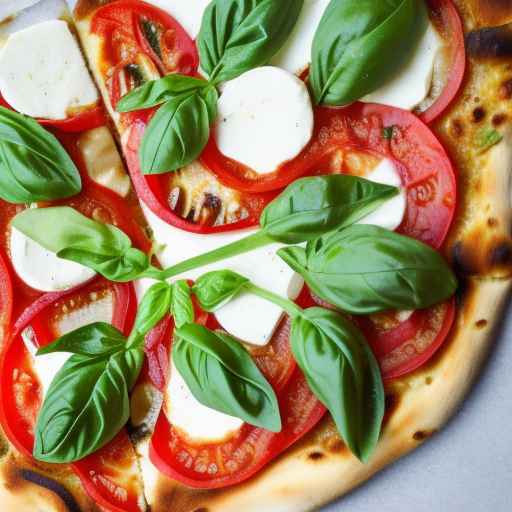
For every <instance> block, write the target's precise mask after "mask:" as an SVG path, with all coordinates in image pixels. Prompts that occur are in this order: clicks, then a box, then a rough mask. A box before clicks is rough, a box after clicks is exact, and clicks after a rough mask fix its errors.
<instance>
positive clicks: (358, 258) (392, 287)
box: [278, 225, 457, 315]
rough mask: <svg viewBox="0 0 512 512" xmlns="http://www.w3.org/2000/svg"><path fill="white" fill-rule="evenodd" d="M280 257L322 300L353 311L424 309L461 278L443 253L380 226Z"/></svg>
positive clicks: (284, 252)
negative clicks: (456, 275) (456, 276)
mask: <svg viewBox="0 0 512 512" xmlns="http://www.w3.org/2000/svg"><path fill="white" fill-rule="evenodd" d="M278 254H279V256H280V257H281V258H282V259H283V260H284V261H285V262H286V263H287V264H288V265H290V267H291V268H293V269H294V270H295V271H296V272H298V273H299V274H300V275H301V276H302V277H303V278H304V280H305V281H306V283H307V284H308V285H309V287H310V288H311V290H312V291H313V292H314V293H315V294H316V295H318V296H319V297H320V298H322V299H323V300H325V301H327V302H329V303H330V304H333V305H334V306H337V307H338V308H340V309H342V310H343V311H347V312H349V313H352V314H359V315H363V314H369V313H376V312H379V311H385V310H388V309H401V310H404V309H405V310H407V309H423V308H428V307H430V306H432V305H434V304H437V303H439V302H442V301H444V300H446V299H448V298H449V297H451V296H452V295H453V293H454V292H455V290H456V288H457V280H456V278H455V275H454V274H453V272H452V271H451V269H450V267H449V266H448V265H447V264H446V262H445V261H444V259H443V257H442V256H441V254H439V253H438V252H436V251H435V250H433V249H432V248H431V247H429V246H427V245H425V244H423V243H421V242H418V241H417V240H414V239H412V238H408V237H405V236H402V235H398V234H397V233H394V232H392V231H387V230H386V229H383V228H380V227H377V226H365V225H354V226H350V227H348V228H346V229H344V230H342V231H340V232H336V233H333V234H330V235H326V236H325V237H322V238H320V239H318V240H317V241H315V242H311V243H309V244H308V248H307V250H304V249H302V248H299V247H293V248H284V249H280V250H279V252H278Z"/></svg>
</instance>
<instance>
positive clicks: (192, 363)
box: [172, 324, 281, 432]
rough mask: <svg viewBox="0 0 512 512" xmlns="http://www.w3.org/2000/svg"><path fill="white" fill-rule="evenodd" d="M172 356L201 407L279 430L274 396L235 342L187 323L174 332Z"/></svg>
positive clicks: (244, 351)
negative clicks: (174, 339) (204, 406)
mask: <svg viewBox="0 0 512 512" xmlns="http://www.w3.org/2000/svg"><path fill="white" fill-rule="evenodd" d="M172 357H173V361H174V364H175V365H176V368H177V369H178V371H179V372H180V374H181V376H182V377H183V379H184V380H185V382H186V383H187V385H188V387H189V388H190V391H191V392H192V394H193V395H194V397H195V398H196V399H197V400H198V401H199V402H201V403H202V404H203V405H206V406H207V407H210V408H212V409H215V410H217V411H220V412H223V413H225V414H229V415H231V416H235V417H237V418H240V419H242V420H244V421H245V422H247V423H250V424H251V425H255V426H257V427H262V428H266V429H267V430H271V431H272V432H279V431H280V430H281V416H280V413H279V404H278V403H277V397H276V394H275V393H274V390H273V389H272V387H271V386H270V384H269V383H268V382H267V380H266V379H265V377H264V376H263V375H262V373H261V372H260V370H259V369H258V367H257V366H256V364H255V363H254V361H253V360H252V358H251V356H250V355H249V353H248V352H247V350H246V349H245V348H244V347H243V346H242V345H241V344H240V342H239V341H237V340H235V339H234V338H232V337H231V336H229V335H227V334H224V333H221V332H212V331H209V330H208V329H206V327H203V326H201V325H197V324H187V325H185V326H184V327H182V328H181V329H178V330H177V331H176V341H175V342H174V345H173V352H172Z"/></svg>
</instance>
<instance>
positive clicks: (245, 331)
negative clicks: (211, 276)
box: [143, 205, 303, 345]
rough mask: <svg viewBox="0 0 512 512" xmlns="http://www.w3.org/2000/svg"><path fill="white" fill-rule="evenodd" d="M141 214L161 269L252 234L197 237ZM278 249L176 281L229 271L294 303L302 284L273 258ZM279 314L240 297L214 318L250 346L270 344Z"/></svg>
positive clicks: (210, 267)
mask: <svg viewBox="0 0 512 512" xmlns="http://www.w3.org/2000/svg"><path fill="white" fill-rule="evenodd" d="M143 211H144V213H145V215H146V219H147V220H148V223H149V225H150V227H151V229H152V230H153V233H154V235H155V238H156V240H157V241H158V242H159V243H163V244H165V249H164V250H163V251H162V252H161V253H159V254H158V258H159V260H160V262H161V263H162V265H163V266H164V268H165V267H170V266H171V265H173V264H175V263H179V262H180V261H183V260H185V259H188V258H190V257H192V256H197V255H199V254H203V253H205V252H208V251H211V250H213V249H216V248H217V247H221V246H223V245H226V244H228V243H231V242H234V241H236V240H238V239H240V238H242V237H244V236H247V235H249V234H250V233H253V232H254V230H245V231H242V232H235V233H221V234H216V235H197V234H193V233H188V232H186V231H182V230H180V229H177V228H174V227H172V226H170V225H169V224H167V223H166V222H164V221H163V220H161V219H159V218H158V217H157V216H156V215H155V214H153V213H152V212H150V211H149V209H148V208H147V207H145V206H144V205H143ZM279 247H281V246H280V245H279V244H272V245H268V246H266V247H262V248H260V249H256V250H254V251H251V252H249V253H246V254H243V255H240V256H236V257H234V258H229V259H227V260H224V261H221V262H218V263H214V264H211V265H207V266H205V267H201V268H200V269H197V270H194V271H192V272H187V273H185V274H183V275H182V276H180V277H186V278H190V279H195V278H196V277H198V276H200V275H202V274H204V273H206V272H209V271H211V270H222V269H225V268H229V269H231V270H233V271H235V272H238V273H240V274H242V275H244V276H246V277H248V278H249V279H251V280H252V281H253V282H254V283H255V284H257V285H258V286H261V287H263V288H266V289H268V290H270V291H272V292H274V293H277V294H279V295H282V296H284V297H286V296H288V297H290V298H291V299H295V298H296V297H297V296H298V295H299V293H300V289H301V287H302V283H303V282H302V280H301V279H300V278H299V277H298V276H297V274H295V272H293V270H291V269H290V267H288V265H286V263H284V262H283V260H281V259H280V258H279V257H278V256H277V254H276V251H277V249H278V248H279ZM282 314H283V312H282V310H281V308H280V307H278V306H276V305H275V304H272V303H271V302H268V301H266V300H264V299H261V298H260V297H256V296H255V295H249V294H241V295H240V296H239V297H237V298H235V299H233V300H232V301H231V302H230V303H229V304H226V305H225V306H223V307H222V308H221V309H219V310H218V311H217V313H216V317H217V320H218V321H219V323H220V324H221V325H222V327H224V329H226V331H228V332H229V333H231V334H232V335H233V336H236V337H237V338H240V339H242V340H244V341H247V342H249V343H252V344H254V345H264V344H266V343H267V342H268V341H269V340H270V338H271V336H272V333H273V331H274V330H275V327H276V326H277V323H278V322H279V320H280V319H281V316H282Z"/></svg>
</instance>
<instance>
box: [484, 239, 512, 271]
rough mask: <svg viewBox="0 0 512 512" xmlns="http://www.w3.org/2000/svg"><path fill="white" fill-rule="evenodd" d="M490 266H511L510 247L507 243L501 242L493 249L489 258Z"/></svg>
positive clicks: (511, 255) (511, 253) (511, 250)
mask: <svg viewBox="0 0 512 512" xmlns="http://www.w3.org/2000/svg"><path fill="white" fill-rule="evenodd" d="M489 260H490V264H491V265H492V266H494V265H498V266H501V265H511V264H512V247H511V245H510V243H509V242H501V243H499V244H498V245H497V246H496V247H494V248H493V249H492V251H491V254H490V256H489Z"/></svg>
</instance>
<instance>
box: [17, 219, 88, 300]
mask: <svg viewBox="0 0 512 512" xmlns="http://www.w3.org/2000/svg"><path fill="white" fill-rule="evenodd" d="M10 256H11V261H12V265H13V267H14V270H15V271H16V274H18V276H19V278H20V279H22V280H23V281H24V282H25V283H26V284H28V285H29V286H30V287H32V288H35V289H36V290H40V291H43V292H56V291H63V290H70V289H71V288H74V287H76V286H78V285H80V284H82V283H85V282H86V281H88V280H89V279H92V278H93V277H94V276H95V275H96V272H94V270H91V269H90V268H88V267H85V266H83V265H80V264H79V263H75V262H74V261H69V260H65V259H63V258H59V257H58V256H57V255H56V254H55V253H53V252H51V251H48V250H46V249H45V248H44V247H43V246H42V245H40V244H38V243H37V242H35V241H34V240H32V239H30V238H28V237H27V236H25V235H24V234H23V233H22V232H21V231H19V230H17V229H16V228H11V237H10Z"/></svg>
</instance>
